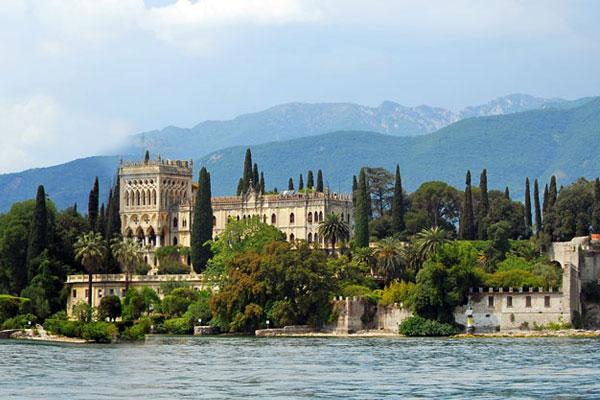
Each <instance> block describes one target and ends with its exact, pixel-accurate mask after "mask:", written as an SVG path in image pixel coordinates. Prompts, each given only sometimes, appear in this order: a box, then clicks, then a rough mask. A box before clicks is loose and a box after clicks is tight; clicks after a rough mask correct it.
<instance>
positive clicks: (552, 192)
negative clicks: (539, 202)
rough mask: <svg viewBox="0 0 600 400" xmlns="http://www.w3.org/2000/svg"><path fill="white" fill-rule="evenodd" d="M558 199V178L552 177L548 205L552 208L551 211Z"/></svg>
mask: <svg viewBox="0 0 600 400" xmlns="http://www.w3.org/2000/svg"><path fill="white" fill-rule="evenodd" d="M557 199H558V190H557V189H556V176H554V175H552V177H551V178H550V188H549V189H548V205H549V206H550V210H552V208H553V207H554V204H556V200H557Z"/></svg>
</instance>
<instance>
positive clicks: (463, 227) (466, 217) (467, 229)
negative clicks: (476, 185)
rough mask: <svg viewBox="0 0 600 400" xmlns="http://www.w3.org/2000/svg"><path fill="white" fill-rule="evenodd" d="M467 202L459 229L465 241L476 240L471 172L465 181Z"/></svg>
mask: <svg viewBox="0 0 600 400" xmlns="http://www.w3.org/2000/svg"><path fill="white" fill-rule="evenodd" d="M465 185H466V187H465V200H464V208H463V212H462V215H461V221H460V222H461V223H460V227H459V236H460V238H461V239H463V240H473V239H475V218H474V216H473V195H472V193H471V171H467V178H466V180H465Z"/></svg>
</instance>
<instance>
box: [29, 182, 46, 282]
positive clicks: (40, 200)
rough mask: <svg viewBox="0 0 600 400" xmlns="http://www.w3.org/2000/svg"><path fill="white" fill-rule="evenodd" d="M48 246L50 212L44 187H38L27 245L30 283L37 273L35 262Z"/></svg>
mask: <svg viewBox="0 0 600 400" xmlns="http://www.w3.org/2000/svg"><path fill="white" fill-rule="evenodd" d="M47 246H48V210H47V209H46V191H45V190H44V186H43V185H40V186H38V190H37V195H36V196H35V208H34V209H33V218H32V220H31V228H30V229H29V240H28V243H27V280H28V281H30V280H31V279H32V278H33V277H34V276H35V274H36V273H37V265H35V263H34V260H35V258H36V257H37V256H39V255H40V254H41V253H42V251H44V250H45V249H46V247H47Z"/></svg>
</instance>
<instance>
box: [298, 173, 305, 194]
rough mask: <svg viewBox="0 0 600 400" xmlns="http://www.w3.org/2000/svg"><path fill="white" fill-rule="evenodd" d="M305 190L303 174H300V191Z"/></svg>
mask: <svg viewBox="0 0 600 400" xmlns="http://www.w3.org/2000/svg"><path fill="white" fill-rule="evenodd" d="M302 189H304V180H303V179H302V174H300V179H299V180H298V190H302Z"/></svg>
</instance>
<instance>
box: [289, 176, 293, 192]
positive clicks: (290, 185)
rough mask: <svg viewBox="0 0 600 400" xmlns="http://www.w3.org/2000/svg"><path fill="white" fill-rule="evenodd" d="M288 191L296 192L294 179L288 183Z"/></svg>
mask: <svg viewBox="0 0 600 400" xmlns="http://www.w3.org/2000/svg"><path fill="white" fill-rule="evenodd" d="M288 190H294V180H293V179H292V178H290V180H289V181H288Z"/></svg>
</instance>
